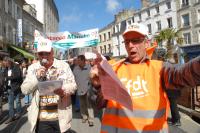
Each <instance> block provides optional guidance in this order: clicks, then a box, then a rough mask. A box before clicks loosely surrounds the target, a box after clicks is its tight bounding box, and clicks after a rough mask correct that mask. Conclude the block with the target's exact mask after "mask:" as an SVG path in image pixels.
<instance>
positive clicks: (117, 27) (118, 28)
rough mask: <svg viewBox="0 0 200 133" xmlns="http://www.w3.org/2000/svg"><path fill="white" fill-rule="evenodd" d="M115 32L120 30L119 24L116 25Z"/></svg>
mask: <svg viewBox="0 0 200 133" xmlns="http://www.w3.org/2000/svg"><path fill="white" fill-rule="evenodd" d="M116 32H120V24H118V25H116Z"/></svg>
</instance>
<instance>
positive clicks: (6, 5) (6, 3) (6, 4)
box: [5, 0, 8, 13]
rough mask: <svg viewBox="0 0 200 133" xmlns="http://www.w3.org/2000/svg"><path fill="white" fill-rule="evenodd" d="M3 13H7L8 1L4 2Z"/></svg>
mask: <svg viewBox="0 0 200 133" xmlns="http://www.w3.org/2000/svg"><path fill="white" fill-rule="evenodd" d="M5 12H6V13H8V0H5Z"/></svg>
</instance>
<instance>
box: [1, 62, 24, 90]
mask: <svg viewBox="0 0 200 133" xmlns="http://www.w3.org/2000/svg"><path fill="white" fill-rule="evenodd" d="M11 71H12V74H11V76H8V69H6V71H5V75H6V76H5V78H6V85H7V88H9V87H8V81H9V80H10V81H11V85H10V86H11V90H12V91H14V92H15V93H19V92H20V90H21V89H20V86H21V84H22V82H23V77H22V72H21V69H20V67H19V66H18V65H16V64H12V66H11Z"/></svg>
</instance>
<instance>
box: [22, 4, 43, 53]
mask: <svg viewBox="0 0 200 133" xmlns="http://www.w3.org/2000/svg"><path fill="white" fill-rule="evenodd" d="M23 9H24V10H23V28H22V29H23V47H24V48H25V49H27V50H33V42H34V31H35V30H38V31H43V24H42V23H41V22H40V21H38V20H37V18H36V10H35V8H34V7H32V5H29V4H25V5H24V6H23Z"/></svg>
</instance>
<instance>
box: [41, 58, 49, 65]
mask: <svg viewBox="0 0 200 133" xmlns="http://www.w3.org/2000/svg"><path fill="white" fill-rule="evenodd" d="M47 63H48V60H47V59H42V60H41V62H40V64H41V66H45V65H46V64H47Z"/></svg>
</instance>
